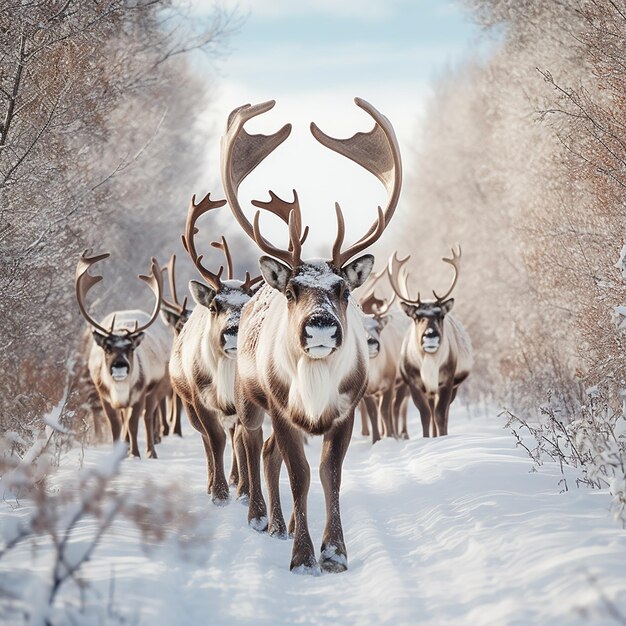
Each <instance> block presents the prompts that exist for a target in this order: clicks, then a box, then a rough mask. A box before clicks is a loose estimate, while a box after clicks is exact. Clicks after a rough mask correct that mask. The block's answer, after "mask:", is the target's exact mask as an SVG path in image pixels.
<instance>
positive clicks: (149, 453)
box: [146, 450, 159, 459]
mask: <svg viewBox="0 0 626 626" xmlns="http://www.w3.org/2000/svg"><path fill="white" fill-rule="evenodd" d="M146 458H147V459H158V458H159V457H158V456H157V453H156V450H148V451H147V452H146Z"/></svg>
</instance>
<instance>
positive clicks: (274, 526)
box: [263, 433, 288, 539]
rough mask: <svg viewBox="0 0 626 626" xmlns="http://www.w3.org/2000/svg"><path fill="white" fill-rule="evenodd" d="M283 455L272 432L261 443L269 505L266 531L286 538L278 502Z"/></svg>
mask: <svg viewBox="0 0 626 626" xmlns="http://www.w3.org/2000/svg"><path fill="white" fill-rule="evenodd" d="M282 464H283V457H282V456H281V454H280V449H279V448H278V444H277V443H276V437H275V435H274V433H272V434H271V435H270V436H269V437H268V438H267V440H266V442H265V443H264V444H263V469H264V471H265V484H266V486H267V497H268V500H269V507H270V522H269V526H268V532H269V534H270V535H272V536H273V537H279V538H280V539H283V538H287V536H288V535H287V526H286V525H285V518H284V517H283V509H282V506H281V503H280V488H279V485H280V468H281V466H282Z"/></svg>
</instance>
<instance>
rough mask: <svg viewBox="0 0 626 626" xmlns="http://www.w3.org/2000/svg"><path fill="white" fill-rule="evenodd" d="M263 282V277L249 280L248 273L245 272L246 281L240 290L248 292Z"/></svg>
mask: <svg viewBox="0 0 626 626" xmlns="http://www.w3.org/2000/svg"><path fill="white" fill-rule="evenodd" d="M262 280H263V276H255V277H254V278H250V272H246V280H244V281H243V285H242V286H241V287H242V289H244V290H245V291H250V289H252V287H254V285H256V284H257V283H258V282H261V281H262Z"/></svg>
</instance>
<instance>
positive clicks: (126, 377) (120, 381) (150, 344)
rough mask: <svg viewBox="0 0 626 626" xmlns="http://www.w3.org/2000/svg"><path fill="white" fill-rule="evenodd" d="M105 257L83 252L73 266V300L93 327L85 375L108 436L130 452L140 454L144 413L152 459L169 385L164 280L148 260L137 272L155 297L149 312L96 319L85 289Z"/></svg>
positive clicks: (96, 279) (95, 280)
mask: <svg viewBox="0 0 626 626" xmlns="http://www.w3.org/2000/svg"><path fill="white" fill-rule="evenodd" d="M108 256H109V254H108V253H106V254H100V255H97V256H91V254H90V252H89V251H88V250H87V251H85V252H84V253H83V254H82V255H81V257H80V259H79V260H78V265H77V266H76V282H75V286H76V298H77V300H78V306H79V308H80V311H81V313H82V314H83V316H84V317H85V319H86V320H87V321H88V322H89V324H91V326H93V328H94V331H93V333H92V336H93V345H92V347H91V351H90V353H89V373H90V375H91V378H92V380H93V382H94V385H95V386H96V389H97V391H98V395H99V396H100V402H101V404H102V408H103V410H104V413H105V414H106V416H107V418H108V420H109V424H110V426H111V434H112V435H113V440H114V441H117V440H118V439H120V437H121V438H123V439H126V440H127V441H128V443H129V444H130V450H129V452H130V454H132V455H134V456H139V448H138V445H137V430H138V425H139V418H140V416H141V415H142V414H143V416H144V423H145V427H146V447H147V453H146V455H147V456H148V457H149V458H154V459H155V458H156V457H157V454H156V450H155V449H154V416H155V412H156V410H157V407H158V406H159V403H160V402H161V400H162V399H163V398H164V397H165V394H166V393H167V390H168V389H169V377H168V371H167V362H168V359H169V356H170V347H171V339H170V337H169V335H168V332H167V329H166V328H165V326H164V325H163V324H161V323H157V324H154V322H155V321H156V320H157V318H158V315H159V308H160V304H161V294H162V291H163V284H162V278H161V272H160V270H159V266H158V264H157V263H156V261H155V260H154V259H152V267H151V272H150V275H149V276H139V278H140V279H141V280H143V281H144V282H146V283H147V284H148V286H149V287H150V289H151V290H152V292H153V293H154V295H155V298H156V302H155V305H154V309H153V311H152V314H151V315H148V314H146V313H144V312H143V311H139V310H127V311H116V312H114V313H110V314H109V315H107V316H106V317H105V318H104V319H103V320H102V322H97V321H96V320H95V319H93V318H92V317H91V315H90V314H89V313H88V311H87V305H86V302H85V299H86V296H87V293H88V292H89V290H90V289H91V288H92V287H93V286H94V285H96V284H97V283H98V282H100V281H101V280H102V276H93V275H91V274H90V273H89V270H90V268H91V267H92V266H93V265H94V264H95V263H97V262H98V261H101V260H103V259H106V258H107V257H108Z"/></svg>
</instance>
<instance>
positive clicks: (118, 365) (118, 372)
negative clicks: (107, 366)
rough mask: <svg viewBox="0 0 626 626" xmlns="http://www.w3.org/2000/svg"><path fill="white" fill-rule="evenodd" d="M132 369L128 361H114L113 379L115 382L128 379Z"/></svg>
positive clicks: (112, 366)
mask: <svg viewBox="0 0 626 626" xmlns="http://www.w3.org/2000/svg"><path fill="white" fill-rule="evenodd" d="M129 372H130V367H129V366H128V363H127V362H126V361H120V360H118V361H114V362H113V363H111V378H112V379H113V380H114V381H115V382H121V381H123V380H126V379H127V378H128V374H129Z"/></svg>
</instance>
